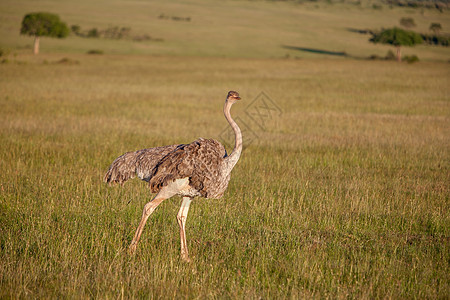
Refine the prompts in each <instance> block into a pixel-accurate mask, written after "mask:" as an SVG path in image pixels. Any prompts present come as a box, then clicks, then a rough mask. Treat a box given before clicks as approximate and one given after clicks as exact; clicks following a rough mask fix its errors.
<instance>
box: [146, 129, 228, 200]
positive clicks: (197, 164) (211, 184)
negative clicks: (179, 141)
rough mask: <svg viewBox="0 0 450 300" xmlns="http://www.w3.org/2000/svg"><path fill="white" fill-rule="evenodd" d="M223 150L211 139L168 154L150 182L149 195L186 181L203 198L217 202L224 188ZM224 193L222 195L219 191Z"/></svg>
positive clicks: (155, 170)
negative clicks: (172, 183) (150, 191)
mask: <svg viewBox="0 0 450 300" xmlns="http://www.w3.org/2000/svg"><path fill="white" fill-rule="evenodd" d="M225 155H226V152H225V148H224V146H223V145H222V144H221V143H219V142H218V141H216V140H213V139H202V138H200V139H198V140H196V141H194V142H192V143H190V144H186V145H180V146H179V147H177V148H176V149H175V150H174V151H172V152H170V153H169V154H167V155H166V156H165V157H164V158H163V159H161V161H160V162H159V163H158V165H157V166H156V167H155V168H154V172H153V174H152V175H151V179H150V188H151V190H152V192H158V191H159V190H160V189H161V188H162V187H164V186H166V185H167V184H169V183H170V182H172V181H173V180H175V179H182V178H186V177H189V185H190V186H191V187H192V188H194V189H195V190H197V191H198V192H199V193H200V194H201V195H202V196H203V197H205V198H220V197H221V196H222V195H223V191H225V189H226V186H227V183H228V181H227V182H226V184H225V187H224V188H223V181H224V179H223V178H222V177H223V172H222V171H223V170H222V169H223V163H222V162H223V158H224V156H225ZM225 177H228V179H229V176H225ZM221 189H223V191H221Z"/></svg>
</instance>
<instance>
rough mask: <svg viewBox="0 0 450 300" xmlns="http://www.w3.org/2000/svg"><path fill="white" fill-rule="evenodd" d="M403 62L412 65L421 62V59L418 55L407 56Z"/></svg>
mask: <svg viewBox="0 0 450 300" xmlns="http://www.w3.org/2000/svg"><path fill="white" fill-rule="evenodd" d="M403 60H404V61H406V62H407V63H408V64H412V63H415V62H418V61H419V58H418V57H417V55H406V56H405V57H403Z"/></svg>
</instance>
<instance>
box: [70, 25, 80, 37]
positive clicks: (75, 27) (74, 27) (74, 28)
mask: <svg viewBox="0 0 450 300" xmlns="http://www.w3.org/2000/svg"><path fill="white" fill-rule="evenodd" d="M70 30H72V32H73V33H75V34H76V35H79V34H80V30H81V27H80V25H72V26H70Z"/></svg>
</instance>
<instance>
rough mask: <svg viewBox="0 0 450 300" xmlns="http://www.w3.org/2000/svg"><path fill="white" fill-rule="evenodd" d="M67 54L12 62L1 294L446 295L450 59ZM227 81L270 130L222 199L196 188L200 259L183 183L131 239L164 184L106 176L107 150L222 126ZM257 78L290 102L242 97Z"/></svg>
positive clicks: (4, 79)
mask: <svg viewBox="0 0 450 300" xmlns="http://www.w3.org/2000/svg"><path fill="white" fill-rule="evenodd" d="M61 58H62V56H61V55H57V54H51V55H50V54H49V55H42V56H39V57H32V56H19V57H17V58H16V60H17V61H20V62H22V63H21V64H17V63H13V62H11V63H7V64H2V65H0V72H1V74H2V76H1V77H0V89H1V90H2V93H1V96H0V105H1V110H0V136H1V146H0V164H1V166H0V169H1V170H2V172H1V173H0V183H1V186H0V188H1V194H0V195H1V198H0V224H1V226H0V247H1V253H0V256H1V257H0V291H1V292H0V297H2V298H8V297H12V298H60V297H63V298H66V297H68V298H85V297H92V298H118V297H126V298H130V297H139V298H141V297H143V298H148V297H150V298H157V297H158V298H159V297H162V298H173V297H177V298H197V297H198V298H217V297H220V298H236V297H238V298H260V297H262V298H297V297H332V298H335V297H338V298H344V297H350V298H361V297H362V298H385V297H394V298H414V297H418V298H445V297H447V296H448V294H449V276H448V274H449V265H448V262H449V259H450V257H449V236H450V233H449V228H450V220H449V215H448V211H449V209H450V207H449V186H448V182H449V179H450V178H449V174H450V173H449V136H448V132H449V129H450V128H449V127H450V125H449V121H448V120H449V116H450V106H449V98H448V95H449V92H450V91H449V86H448V84H447V83H448V77H449V69H448V67H447V66H446V65H442V64H437V63H419V64H415V65H408V64H398V63H394V62H383V63H380V62H364V61H350V60H340V59H338V60H308V61H307V60H280V59H231V58H190V59H186V58H182V57H179V58H177V57H144V56H109V55H102V56H95V57H94V56H90V55H71V56H70V59H71V60H74V61H78V64H56V63H54V62H58V61H60V60H61ZM44 60H45V61H46V62H47V63H43V62H44ZM230 89H236V90H238V91H239V92H240V94H241V96H242V98H243V100H242V101H241V102H240V103H239V104H236V105H235V106H234V107H233V111H232V114H233V115H234V116H236V117H238V116H239V117H240V119H241V122H245V123H246V124H247V125H248V126H249V127H250V129H251V130H252V132H253V133H254V134H257V135H258V138H257V139H255V140H254V141H253V143H252V144H250V145H249V146H248V147H247V148H246V149H245V150H244V152H243V155H242V158H241V160H240V161H239V163H238V164H237V166H236V168H235V170H234V171H233V173H232V179H231V182H230V186H229V189H228V191H227V192H226V194H225V196H224V198H223V199H221V200H204V199H197V200H194V202H193V204H192V206H191V211H190V213H189V218H188V222H187V236H188V244H189V249H190V252H191V255H192V256H193V263H191V264H186V263H183V262H181V261H180V259H179V246H180V244H179V231H178V225H177V223H176V218H175V216H176V213H177V211H178V208H179V204H180V199H178V198H173V199H170V200H167V201H165V202H164V203H163V204H162V205H161V206H160V207H159V208H158V210H157V211H156V212H155V213H154V214H153V215H152V216H151V217H150V219H149V221H148V223H147V225H146V228H145V229H144V233H143V236H142V239H141V243H140V244H139V247H138V252H137V254H136V255H135V256H129V255H128V254H127V247H128V245H129V243H130V241H131V239H132V237H133V234H134V231H135V229H136V227H137V225H138V222H139V219H140V216H141V212H142V208H143V206H144V204H145V203H146V202H147V201H148V200H149V199H150V198H151V195H150V193H149V190H148V187H147V186H146V184H144V183H143V182H140V181H138V180H134V181H131V182H129V183H127V184H125V185H124V186H123V187H108V186H106V185H105V184H104V183H102V182H101V178H102V175H103V173H104V172H105V170H106V169H107V167H108V165H109V163H110V162H111V161H112V160H113V159H114V158H115V157H117V156H118V155H120V154H122V153H123V152H125V151H129V150H134V149H140V148H144V147H151V146H158V145H165V144H172V143H185V142H189V141H192V140H194V139H195V138H198V137H199V136H202V137H215V138H218V137H219V135H220V133H221V132H222V130H223V129H224V128H226V127H227V123H226V121H225V119H224V118H223V116H222V112H221V109H222V104H223V100H224V97H225V95H226V92H227V91H228V90H230ZM262 90H264V91H265V92H266V93H267V94H268V95H270V97H271V98H272V100H273V101H274V102H275V103H276V104H277V105H278V106H279V107H280V108H281V109H282V114H281V115H280V116H276V117H275V116H274V117H273V118H271V119H267V123H266V126H267V128H266V130H261V129H260V128H259V127H258V126H257V125H256V124H254V123H252V121H251V119H249V118H248V116H247V115H246V114H245V112H246V111H248V108H247V105H248V104H249V103H250V102H251V101H252V100H253V98H254V97H256V96H257V95H258V94H259V92H260V91H262ZM245 134H246V133H244V135H245ZM247 135H248V132H247ZM128 202H130V203H129V204H127V203H128Z"/></svg>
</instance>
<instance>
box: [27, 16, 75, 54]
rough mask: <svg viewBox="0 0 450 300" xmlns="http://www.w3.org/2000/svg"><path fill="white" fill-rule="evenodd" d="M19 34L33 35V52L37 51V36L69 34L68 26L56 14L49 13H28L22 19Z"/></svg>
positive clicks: (64, 35)
mask: <svg viewBox="0 0 450 300" xmlns="http://www.w3.org/2000/svg"><path fill="white" fill-rule="evenodd" d="M20 34H27V35H31V36H34V48H33V49H34V51H33V53H34V54H38V53H39V38H40V37H41V36H49V37H56V38H65V37H66V36H67V35H68V34H69V27H67V25H66V23H64V22H62V21H61V20H60V19H59V16H58V15H55V14H51V13H45V12H41V13H30V14H27V15H25V17H24V18H23V20H22V28H21V29H20Z"/></svg>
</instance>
